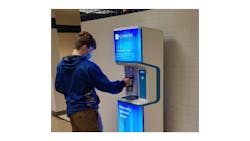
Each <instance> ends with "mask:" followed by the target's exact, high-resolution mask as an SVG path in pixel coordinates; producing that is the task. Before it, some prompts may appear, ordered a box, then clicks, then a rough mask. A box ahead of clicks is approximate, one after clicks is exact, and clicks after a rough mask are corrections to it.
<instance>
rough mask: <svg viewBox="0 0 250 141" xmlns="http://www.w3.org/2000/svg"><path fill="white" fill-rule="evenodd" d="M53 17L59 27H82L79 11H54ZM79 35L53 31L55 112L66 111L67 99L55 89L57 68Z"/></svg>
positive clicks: (52, 86)
mask: <svg viewBox="0 0 250 141" xmlns="http://www.w3.org/2000/svg"><path fill="white" fill-rule="evenodd" d="M51 14H52V17H53V18H55V19H56V24H57V25H66V26H67V25H78V26H79V25H80V11H79V10H77V9H67V10H63V9H52V10H51ZM76 34H77V33H68V32H65V33H63V32H57V29H56V28H52V29H51V58H52V59H51V71H52V74H51V76H52V79H51V105H52V109H51V110H52V111H53V112H61V111H65V110H66V103H65V98H64V96H63V95H62V94H60V93H59V92H57V91H56V90H55V87H54V83H55V76H56V67H57V64H58V63H59V62H60V61H61V59H62V57H64V56H66V55H69V54H71V52H72V49H73V47H74V42H75V37H76Z"/></svg>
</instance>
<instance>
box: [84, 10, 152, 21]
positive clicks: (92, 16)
mask: <svg viewBox="0 0 250 141" xmlns="http://www.w3.org/2000/svg"><path fill="white" fill-rule="evenodd" d="M145 10H150V9H126V11H123V9H113V10H111V11H113V13H108V14H96V13H83V12H80V16H81V22H84V21H90V20H95V19H101V18H107V17H112V16H119V15H124V14H130V13H135V12H141V11H145Z"/></svg>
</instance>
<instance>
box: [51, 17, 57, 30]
mask: <svg viewBox="0 0 250 141" xmlns="http://www.w3.org/2000/svg"><path fill="white" fill-rule="evenodd" d="M51 28H56V18H51Z"/></svg>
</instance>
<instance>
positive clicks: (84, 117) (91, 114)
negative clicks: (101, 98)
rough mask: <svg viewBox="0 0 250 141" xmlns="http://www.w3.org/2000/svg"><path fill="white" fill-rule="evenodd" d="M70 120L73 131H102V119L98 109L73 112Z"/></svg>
mask: <svg viewBox="0 0 250 141" xmlns="http://www.w3.org/2000/svg"><path fill="white" fill-rule="evenodd" d="M69 118H70V122H71V126H72V131H73V132H102V131H103V127H102V120H101V117H100V114H99V112H98V111H97V110H84V111H79V112H76V113H74V114H72V115H71V116H70V117H69Z"/></svg>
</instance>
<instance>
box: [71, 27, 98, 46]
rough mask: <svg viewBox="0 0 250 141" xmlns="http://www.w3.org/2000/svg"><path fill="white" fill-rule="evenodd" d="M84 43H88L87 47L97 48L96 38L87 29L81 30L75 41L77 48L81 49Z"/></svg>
mask: <svg viewBox="0 0 250 141" xmlns="http://www.w3.org/2000/svg"><path fill="white" fill-rule="evenodd" d="M83 45H87V48H89V47H90V46H91V47H93V48H94V49H96V42H95V38H94V37H93V36H92V35H91V34H90V33H89V32H87V31H81V32H79V33H78V35H77V38H76V42H75V49H78V50H79V49H80V48H81V47H82V46H83Z"/></svg>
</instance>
